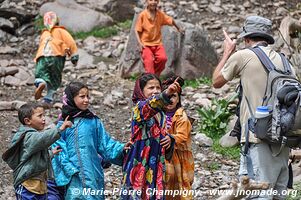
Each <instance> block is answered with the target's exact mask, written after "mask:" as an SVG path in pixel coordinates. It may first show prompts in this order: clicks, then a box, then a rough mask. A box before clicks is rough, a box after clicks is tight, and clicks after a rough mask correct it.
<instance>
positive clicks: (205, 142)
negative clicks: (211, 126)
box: [194, 133, 213, 147]
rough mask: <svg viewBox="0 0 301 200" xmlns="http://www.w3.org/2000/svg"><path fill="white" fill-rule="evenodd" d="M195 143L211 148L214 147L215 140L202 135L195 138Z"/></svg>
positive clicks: (199, 134)
mask: <svg viewBox="0 0 301 200" xmlns="http://www.w3.org/2000/svg"><path fill="white" fill-rule="evenodd" d="M194 141H195V142H197V143H198V144H199V145H200V146H206V147H211V146H212V145H213V140H212V139H211V138H209V137H207V136H206V135H205V134H202V133H198V134H196V135H195V136H194Z"/></svg>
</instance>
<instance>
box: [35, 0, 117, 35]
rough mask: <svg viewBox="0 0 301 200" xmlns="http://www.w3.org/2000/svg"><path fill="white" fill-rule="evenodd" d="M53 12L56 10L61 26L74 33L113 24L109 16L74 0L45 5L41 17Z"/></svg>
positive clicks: (63, 0)
mask: <svg viewBox="0 0 301 200" xmlns="http://www.w3.org/2000/svg"><path fill="white" fill-rule="evenodd" d="M52 10H55V12H56V13H57V15H58V16H59V18H60V22H61V25H63V26H65V27H66V28H67V29H69V30H72V31H73V32H79V31H85V32H88V31H91V30H92V29H93V28H95V27H104V26H107V25H110V24H112V22H113V20H112V18H111V17H109V16H108V15H106V14H103V13H101V12H96V11H94V10H91V9H89V8H86V7H84V6H81V5H79V4H77V3H75V1H73V0H57V1H55V2H51V3H45V4H43V6H42V7H41V8H40V15H41V16H43V15H44V13H46V12H48V11H52Z"/></svg>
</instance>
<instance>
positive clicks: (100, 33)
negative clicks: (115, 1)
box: [71, 20, 132, 39]
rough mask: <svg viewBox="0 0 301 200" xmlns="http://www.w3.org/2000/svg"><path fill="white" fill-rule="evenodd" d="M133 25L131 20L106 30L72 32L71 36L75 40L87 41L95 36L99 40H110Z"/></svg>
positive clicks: (105, 28)
mask: <svg viewBox="0 0 301 200" xmlns="http://www.w3.org/2000/svg"><path fill="white" fill-rule="evenodd" d="M131 23H132V22H131V21H130V20H127V21H124V22H120V23H118V24H116V25H113V26H109V27H104V28H99V27H96V28H94V29H93V30H91V31H88V32H83V31H80V32H76V33H74V32H71V34H72V36H73V37H74V38H77V39H85V38H87V37H89V36H94V37H98V38H108V37H111V36H114V35H117V34H118V31H120V30H127V29H129V28H130V27H131Z"/></svg>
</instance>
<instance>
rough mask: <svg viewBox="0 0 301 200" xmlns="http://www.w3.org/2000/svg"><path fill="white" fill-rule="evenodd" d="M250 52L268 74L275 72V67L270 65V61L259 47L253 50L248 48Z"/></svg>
mask: <svg viewBox="0 0 301 200" xmlns="http://www.w3.org/2000/svg"><path fill="white" fill-rule="evenodd" d="M250 50H251V51H253V52H254V53H255V54H256V55H257V57H258V59H259V60H260V62H261V63H262V65H263V67H264V68H265V70H266V71H267V72H268V73H269V72H271V71H273V70H276V67H275V65H274V64H273V63H272V61H271V60H270V59H269V57H268V56H267V55H266V54H265V53H264V51H263V50H262V49H261V48H260V47H258V46H255V47H253V48H250Z"/></svg>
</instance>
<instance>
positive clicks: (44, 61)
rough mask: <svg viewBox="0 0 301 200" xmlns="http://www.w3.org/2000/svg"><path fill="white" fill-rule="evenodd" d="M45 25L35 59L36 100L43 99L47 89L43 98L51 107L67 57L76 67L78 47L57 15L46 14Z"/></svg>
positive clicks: (52, 13)
mask: <svg viewBox="0 0 301 200" xmlns="http://www.w3.org/2000/svg"><path fill="white" fill-rule="evenodd" d="M44 25H45V27H46V29H44V30H43V31H42V34H41V37H40V43H39V48H38V52H37V55H36V57H35V62H36V68H35V86H36V87H37V88H36V90H35V94H34V96H35V99H36V100H38V99H40V98H41V97H42V92H43V90H44V89H45V88H46V89H47V94H46V96H44V98H43V102H44V103H45V104H46V105H48V106H49V105H51V103H52V101H53V94H54V92H55V91H56V90H57V89H58V88H59V86H60V85H61V81H62V72H63V68H64V65H65V60H66V56H68V57H71V62H72V63H73V64H74V65H76V64H77V61H78V58H79V56H78V54H77V46H76V43H75V41H74V39H73V38H72V36H71V35H70V33H69V32H68V31H67V30H66V29H65V28H64V27H63V26H59V18H58V17H57V15H56V13H54V12H52V11H50V12H46V13H45V14H44Z"/></svg>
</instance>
